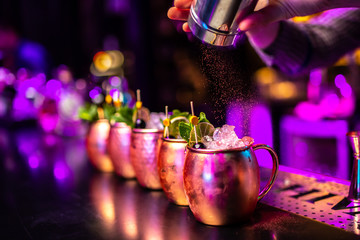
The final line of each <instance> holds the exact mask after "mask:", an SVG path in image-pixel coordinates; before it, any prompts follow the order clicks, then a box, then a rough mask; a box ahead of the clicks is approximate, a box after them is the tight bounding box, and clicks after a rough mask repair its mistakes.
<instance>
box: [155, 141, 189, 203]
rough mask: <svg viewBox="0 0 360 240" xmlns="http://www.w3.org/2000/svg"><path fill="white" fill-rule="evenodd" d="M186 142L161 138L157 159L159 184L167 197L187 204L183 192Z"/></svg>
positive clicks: (175, 201) (174, 201)
mask: <svg viewBox="0 0 360 240" xmlns="http://www.w3.org/2000/svg"><path fill="white" fill-rule="evenodd" d="M186 144H187V142H186V141H184V140H181V139H166V138H163V140H162V143H161V146H160V152H159V160H158V171H159V177H160V182H161V186H162V188H163V190H164V192H165V194H166V196H167V198H168V199H169V200H170V201H171V202H173V203H175V204H177V205H184V206H186V205H189V204H188V201H187V199H186V196H185V192H184V180H183V169H184V162H185V150H186Z"/></svg>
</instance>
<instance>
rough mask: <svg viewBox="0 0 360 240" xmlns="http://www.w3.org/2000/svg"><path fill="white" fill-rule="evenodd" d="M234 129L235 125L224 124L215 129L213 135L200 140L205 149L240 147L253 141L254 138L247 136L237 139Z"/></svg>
mask: <svg viewBox="0 0 360 240" xmlns="http://www.w3.org/2000/svg"><path fill="white" fill-rule="evenodd" d="M234 129H235V126H231V125H227V124H225V125H224V126H222V127H221V128H216V129H215V131H214V134H213V137H210V136H205V137H203V138H202V142H203V143H204V145H205V146H206V148H207V149H214V150H220V149H233V148H241V147H245V146H248V145H251V144H253V143H254V139H253V138H251V137H248V136H245V137H243V138H242V139H239V138H238V136H237V135H236V133H235V130H234Z"/></svg>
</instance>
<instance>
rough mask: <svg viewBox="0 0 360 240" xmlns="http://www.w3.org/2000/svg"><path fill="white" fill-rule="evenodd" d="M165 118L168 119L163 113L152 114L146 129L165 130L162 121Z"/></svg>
mask: <svg viewBox="0 0 360 240" xmlns="http://www.w3.org/2000/svg"><path fill="white" fill-rule="evenodd" d="M165 118H166V116H165V113H162V112H160V113H156V112H152V113H150V119H149V121H147V123H146V128H147V129H158V130H163V129H164V125H163V123H162V121H163V120H164V119H165Z"/></svg>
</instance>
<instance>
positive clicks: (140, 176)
mask: <svg viewBox="0 0 360 240" xmlns="http://www.w3.org/2000/svg"><path fill="white" fill-rule="evenodd" d="M162 135H163V130H158V129H140V128H134V129H133V130H132V133H131V144H130V160H131V163H132V165H133V167H134V170H135V175H136V179H137V180H138V182H139V184H140V185H141V186H142V187H145V188H149V189H154V190H156V189H161V184H160V178H159V174H158V170H157V161H158V154H159V149H160V144H161V137H162Z"/></svg>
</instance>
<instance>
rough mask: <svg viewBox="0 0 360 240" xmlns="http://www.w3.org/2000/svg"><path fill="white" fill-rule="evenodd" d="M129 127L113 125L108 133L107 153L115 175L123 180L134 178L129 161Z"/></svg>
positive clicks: (121, 123) (119, 123)
mask: <svg viewBox="0 0 360 240" xmlns="http://www.w3.org/2000/svg"><path fill="white" fill-rule="evenodd" d="M130 141H131V127H129V126H128V125H126V123H123V122H117V123H114V124H113V125H112V126H111V128H110V132H109V141H108V152H109V155H110V159H111V161H112V163H113V165H114V170H115V173H116V174H117V175H119V176H121V177H123V178H134V177H135V171H134V168H133V166H132V164H131V161H130Z"/></svg>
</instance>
